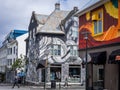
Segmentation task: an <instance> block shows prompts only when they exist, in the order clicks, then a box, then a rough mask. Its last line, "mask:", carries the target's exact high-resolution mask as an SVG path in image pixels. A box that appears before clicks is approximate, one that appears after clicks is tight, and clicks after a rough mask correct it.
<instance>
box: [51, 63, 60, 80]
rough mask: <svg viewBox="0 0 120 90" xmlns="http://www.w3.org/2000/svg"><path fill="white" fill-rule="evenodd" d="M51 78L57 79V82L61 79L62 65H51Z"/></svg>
mask: <svg viewBox="0 0 120 90" xmlns="http://www.w3.org/2000/svg"><path fill="white" fill-rule="evenodd" d="M50 80H55V81H56V82H60V81H61V65H51V67H50Z"/></svg>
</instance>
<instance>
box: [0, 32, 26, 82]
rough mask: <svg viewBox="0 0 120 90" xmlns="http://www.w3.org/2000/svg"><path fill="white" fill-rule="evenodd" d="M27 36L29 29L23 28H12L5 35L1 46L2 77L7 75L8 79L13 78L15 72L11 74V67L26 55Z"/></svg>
mask: <svg viewBox="0 0 120 90" xmlns="http://www.w3.org/2000/svg"><path fill="white" fill-rule="evenodd" d="M27 37H28V33H27V31H23V30H12V31H11V32H10V33H9V34H8V35H7V36H6V37H5V40H4V41H3V45H2V47H0V78H2V77H4V78H5V76H6V81H9V80H11V75H13V73H12V74H11V72H9V69H11V66H12V64H13V63H14V62H15V60H16V59H17V58H20V57H21V56H22V57H24V56H25V55H26V44H25V39H26V38H27ZM3 74H4V75H3ZM5 74H6V75H5ZM7 79H9V80H7Z"/></svg>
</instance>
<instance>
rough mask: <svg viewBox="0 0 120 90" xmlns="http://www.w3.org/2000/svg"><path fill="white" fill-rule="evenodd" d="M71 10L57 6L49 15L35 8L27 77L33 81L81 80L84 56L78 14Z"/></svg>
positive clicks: (31, 27) (31, 23)
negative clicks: (79, 51)
mask: <svg viewBox="0 0 120 90" xmlns="http://www.w3.org/2000/svg"><path fill="white" fill-rule="evenodd" d="M76 11H77V8H74V10H72V11H70V12H69V11H63V10H60V4H59V3H56V4H55V10H54V11H53V12H52V13H51V14H50V15H49V16H46V15H40V14H36V13H35V12H33V14H32V17H31V20H30V24H29V38H28V40H27V43H28V52H27V57H28V60H29V64H28V70H27V78H26V81H28V82H32V83H38V82H45V81H46V82H50V81H51V80H55V81H56V82H64V81H65V79H66V78H68V79H69V82H71V83H80V82H81V81H80V77H81V75H80V74H81V58H79V57H78V52H77V50H78V46H77V44H78V36H77V35H78V18H77V17H74V13H75V12H76Z"/></svg>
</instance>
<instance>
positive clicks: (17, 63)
mask: <svg viewBox="0 0 120 90" xmlns="http://www.w3.org/2000/svg"><path fill="white" fill-rule="evenodd" d="M22 67H23V65H22V59H21V58H18V59H16V61H15V62H14V63H13V65H12V69H13V70H16V69H17V68H22Z"/></svg>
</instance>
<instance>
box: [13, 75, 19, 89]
mask: <svg viewBox="0 0 120 90" xmlns="http://www.w3.org/2000/svg"><path fill="white" fill-rule="evenodd" d="M18 79H19V78H18V76H15V78H14V82H13V86H12V88H14V87H15V86H17V87H18V88H20V86H19V83H18Z"/></svg>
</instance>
